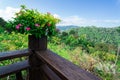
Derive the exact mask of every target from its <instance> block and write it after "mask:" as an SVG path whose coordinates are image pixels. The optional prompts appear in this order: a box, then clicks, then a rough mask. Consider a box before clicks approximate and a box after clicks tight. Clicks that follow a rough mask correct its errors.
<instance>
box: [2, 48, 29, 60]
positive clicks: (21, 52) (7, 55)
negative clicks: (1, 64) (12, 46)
mask: <svg viewBox="0 0 120 80" xmlns="http://www.w3.org/2000/svg"><path fill="white" fill-rule="evenodd" d="M29 54H30V53H29V51H28V49H24V50H16V51H9V52H1V53H0V61H2V60H7V59H12V58H17V57H23V56H28V55H29Z"/></svg>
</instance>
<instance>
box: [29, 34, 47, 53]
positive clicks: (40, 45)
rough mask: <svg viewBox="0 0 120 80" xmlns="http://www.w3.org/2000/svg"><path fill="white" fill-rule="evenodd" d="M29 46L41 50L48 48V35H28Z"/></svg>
mask: <svg viewBox="0 0 120 80" xmlns="http://www.w3.org/2000/svg"><path fill="white" fill-rule="evenodd" d="M28 48H29V49H30V50H35V51H41V50H46V49H47V36H43V37H41V38H36V37H35V36H34V35H29V36H28Z"/></svg>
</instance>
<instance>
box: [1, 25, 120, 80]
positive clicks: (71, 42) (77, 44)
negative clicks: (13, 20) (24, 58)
mask: <svg viewBox="0 0 120 80" xmlns="http://www.w3.org/2000/svg"><path fill="white" fill-rule="evenodd" d="M92 29H93V30H94V31H92V32H91V30H90V28H80V29H79V28H78V29H73V30H74V31H70V30H68V31H64V32H60V33H59V34H57V35H56V36H53V37H52V38H48V41H49V44H48V48H49V49H50V50H52V51H54V52H55V53H57V54H58V55H60V56H62V57H64V58H66V59H67V60H69V61H71V62H73V63H74V64H76V65H78V66H80V67H82V68H83V69H85V70H87V71H90V72H92V73H94V74H96V75H98V76H100V77H101V78H102V79H103V80H114V79H115V80H117V79H119V73H120V61H119V60H118V62H116V63H115V60H116V57H117V55H116V54H117V53H116V52H117V46H116V44H117V43H118V42H119V41H118V42H115V41H117V40H118V39H119V36H118V33H117V32H115V31H114V29H113V31H111V30H110V29H109V28H108V29H109V30H110V32H113V34H117V35H115V36H113V34H111V35H109V36H110V38H109V39H111V37H112V36H113V37H114V38H115V39H116V40H114V43H112V44H110V43H109V41H110V40H108V41H107V40H106V42H108V43H109V44H108V43H105V41H103V40H102V39H101V38H102V37H103V38H104V37H105V36H104V35H106V33H105V32H104V28H102V31H103V32H101V30H100V31H98V28H95V29H94V28H93V27H92ZM79 30H81V32H80V31H79ZM84 30H85V31H84ZM96 30H97V31H98V32H97V31H96ZM109 30H107V29H106V28H105V31H108V33H107V34H109ZM89 31H90V32H89ZM100 32H101V34H100V36H97V35H98V33H100ZM88 33H89V35H88ZM102 33H103V34H102ZM92 34H94V35H92ZM95 36H96V37H97V39H96V38H94V37H95ZM101 36H102V37H101ZM99 38H100V39H99ZM27 39H28V38H27V35H25V34H19V33H15V32H12V33H11V34H9V33H6V32H3V33H1V34H0V51H1V52H3V51H9V50H18V49H24V48H27V44H28V40H27ZM96 40H99V41H96ZM92 41H93V42H92ZM118 59H120V57H119V56H118ZM20 60H21V59H16V60H11V61H10V60H7V61H4V62H0V66H3V65H8V64H10V63H14V62H15V61H20ZM12 78H13V76H12Z"/></svg>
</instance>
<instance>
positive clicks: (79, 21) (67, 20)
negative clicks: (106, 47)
mask: <svg viewBox="0 0 120 80" xmlns="http://www.w3.org/2000/svg"><path fill="white" fill-rule="evenodd" d="M57 16H59V15H57ZM59 18H60V19H62V21H61V22H60V23H59V24H58V26H68V25H76V26H91V25H94V26H99V27H114V26H119V25H120V20H110V19H105V20H97V19H96V20H94V19H85V18H80V17H79V16H68V17H64V18H61V17H60V16H59Z"/></svg>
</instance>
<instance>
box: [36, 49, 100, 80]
mask: <svg viewBox="0 0 120 80" xmlns="http://www.w3.org/2000/svg"><path fill="white" fill-rule="evenodd" d="M36 53H37V55H38V58H39V59H40V60H42V61H43V62H44V63H46V64H47V65H48V66H49V67H50V68H51V69H52V70H53V71H54V72H55V73H56V74H57V75H58V76H59V77H60V78H61V79H62V80H101V79H100V78H99V77H97V76H95V75H93V74H92V73H89V72H87V71H85V70H83V69H81V68H80V67H78V66H76V65H74V64H73V63H71V62H69V61H68V60H66V59H64V58H62V57H60V56H58V55H57V54H55V53H54V52H52V51H50V50H46V51H36Z"/></svg>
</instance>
